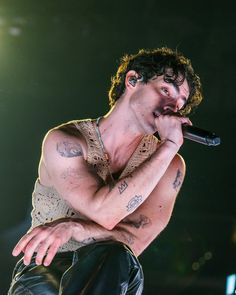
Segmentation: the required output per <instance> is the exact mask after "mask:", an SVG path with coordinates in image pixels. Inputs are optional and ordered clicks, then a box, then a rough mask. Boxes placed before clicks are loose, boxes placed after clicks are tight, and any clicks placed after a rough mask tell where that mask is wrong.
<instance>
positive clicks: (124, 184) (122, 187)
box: [118, 180, 128, 195]
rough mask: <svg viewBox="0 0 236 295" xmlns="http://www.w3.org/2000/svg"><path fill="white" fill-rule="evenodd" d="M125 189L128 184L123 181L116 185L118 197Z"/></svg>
mask: <svg viewBox="0 0 236 295" xmlns="http://www.w3.org/2000/svg"><path fill="white" fill-rule="evenodd" d="M127 187H128V184H127V182H126V181H125V180H124V181H123V182H121V183H120V184H119V185H118V190H119V193H120V195H121V194H122V193H123V192H124V191H125V190H126V189H127Z"/></svg>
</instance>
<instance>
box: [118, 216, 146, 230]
mask: <svg viewBox="0 0 236 295" xmlns="http://www.w3.org/2000/svg"><path fill="white" fill-rule="evenodd" d="M123 222H124V223H126V224H128V225H130V226H132V227H135V228H144V227H147V226H150V225H151V224H152V222H151V219H150V218H148V217H147V216H145V215H142V214H140V215H139V217H138V218H137V219H134V220H131V219H129V218H125V219H123Z"/></svg>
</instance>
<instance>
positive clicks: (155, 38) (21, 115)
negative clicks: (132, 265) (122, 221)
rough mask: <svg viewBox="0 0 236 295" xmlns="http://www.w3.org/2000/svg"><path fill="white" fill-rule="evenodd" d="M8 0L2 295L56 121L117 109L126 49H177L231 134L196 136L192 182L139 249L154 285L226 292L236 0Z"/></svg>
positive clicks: (4, 13) (1, 61)
mask: <svg viewBox="0 0 236 295" xmlns="http://www.w3.org/2000/svg"><path fill="white" fill-rule="evenodd" d="M220 3H221V4H217V2H216V1H207V0H205V1H198V2H195V1H154V0H149V1H141V0H137V1H128V0H127V1H116V2H114V1H102V0H100V1H98V0H97V1H95V0H86V1H79V0H77V1H69V0H68V1H59V0H47V1H33V0H32V1H27V0H21V1H19V0H15V1H13V0H8V1H7V0H6V1H2V0H0V134H1V144H0V155H1V156H0V162H1V165H0V180H1V181H0V185H1V186H0V187H1V206H0V249H1V251H0V294H6V293H7V289H8V286H9V282H10V279H11V273H12V270H13V267H14V264H15V262H16V261H17V258H13V257H12V256H11V250H12V248H13V246H14V245H15V243H16V242H17V240H18V238H19V237H20V236H21V235H22V234H23V233H24V232H25V231H26V230H27V228H28V227H29V225H30V210H31V193H32V190H33V185H34V181H35V178H36V177H37V165H38V161H39V156H40V149H41V142H42V139H43V137H44V135H45V133H46V132H47V130H48V129H50V128H52V127H54V126H55V125H58V124H60V123H63V122H66V121H69V120H72V119H77V118H80V119H81V118H88V117H90V118H95V117H97V116H99V115H101V114H104V113H106V112H107V111H108V103H107V91H108V89H109V86H110V77H111V76H112V75H113V74H114V73H115V71H116V68H117V65H118V62H119V58H120V56H122V55H123V54H124V53H134V52H136V51H137V50H138V49H139V48H153V47H160V46H168V47H171V48H177V49H178V50H179V51H181V52H183V53H184V54H185V55H186V56H187V57H189V58H190V59H191V61H192V64H193V66H194V68H195V70H196V72H197V73H198V74H199V75H200V77H201V80H202V83H203V90H204V96H205V98H204V101H203V102H202V104H201V106H200V108H199V109H198V110H197V111H196V113H195V114H194V115H193V116H192V117H191V120H192V121H193V123H194V124H195V125H196V126H199V127H202V128H204V129H208V130H211V131H214V132H215V133H217V134H218V135H220V136H221V139H222V144H221V145H220V146H217V147H206V146H203V145H199V144H196V143H193V142H190V141H187V140H186V142H185V144H184V146H183V147H182V148H181V154H182V155H183V157H184V158H185V161H186V164H187V176H186V179H185V183H184V185H183V188H182V190H181V193H180V194H179V197H178V199H177V203H176V207H175V210H174V214H173V216H172V219H171V222H170V224H169V226H168V227H167V228H166V230H165V231H164V232H163V233H162V234H161V235H160V236H159V237H158V238H157V239H156V240H155V241H154V242H153V243H152V245H151V246H150V247H149V248H148V249H147V250H146V251H145V253H144V254H142V255H141V256H140V260H141V262H142V265H143V269H144V273H145V291H144V293H143V294H144V295H157V294H158V295H163V294H172V295H176V294H181V295H187V294H188V295H189V294H190V295H195V294H201V295H211V294H214V295H218V294H219V295H220V294H225V285H226V277H227V275H229V274H232V273H235V272H236V265H235V258H236V254H235V250H236V215H235V203H236V202H235V195H234V191H235V187H234V186H235V183H236V180H235V157H234V148H235V136H234V128H235V114H236V97H235V91H234V87H235V78H236V75H235V65H236V61H235V52H236V40H235V36H236V24H235V10H234V9H233V3H234V1H220Z"/></svg>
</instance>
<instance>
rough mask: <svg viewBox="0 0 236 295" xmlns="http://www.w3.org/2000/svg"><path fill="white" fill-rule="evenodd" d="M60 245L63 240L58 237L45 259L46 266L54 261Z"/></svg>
mask: <svg viewBox="0 0 236 295" xmlns="http://www.w3.org/2000/svg"><path fill="white" fill-rule="evenodd" d="M60 246H61V240H60V239H56V240H54V242H53V244H52V245H51V246H50V248H49V249H48V253H47V256H46V257H45V259H44V262H43V264H44V265H45V266H48V265H49V264H50V263H51V262H52V260H53V258H54V256H55V255H56V253H57V250H58V248H59V247H60Z"/></svg>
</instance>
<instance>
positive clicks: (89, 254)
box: [8, 241, 143, 295]
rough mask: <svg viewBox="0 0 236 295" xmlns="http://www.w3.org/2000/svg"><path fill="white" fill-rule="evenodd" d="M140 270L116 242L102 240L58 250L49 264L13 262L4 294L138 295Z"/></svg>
mask: <svg viewBox="0 0 236 295" xmlns="http://www.w3.org/2000/svg"><path fill="white" fill-rule="evenodd" d="M142 290H143V272H142V268H141V265H140V264H139V262H138V260H137V258H136V257H135V256H134V255H133V253H132V252H131V251H130V250H129V248H128V247H127V246H125V245H123V244H122V243H120V242H115V241H103V242H97V243H94V244H90V245H87V246H84V247H82V248H80V249H78V250H77V251H74V252H66V253H58V254H57V255H56V256H55V258H54V259H53V262H52V263H51V264H50V266H48V267H45V266H43V265H39V266H38V265H36V264H35V262H34V259H33V262H31V264H30V265H28V266H25V265H24V264H23V261H22V259H21V260H20V261H19V262H18V263H17V265H16V267H15V269H14V273H13V280H12V283H11V286H10V289H9V292H8V295H23V294H24V295H26V294H37V295H55V294H60V295H79V294H81V295H125V294H126V295H141V293H142Z"/></svg>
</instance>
